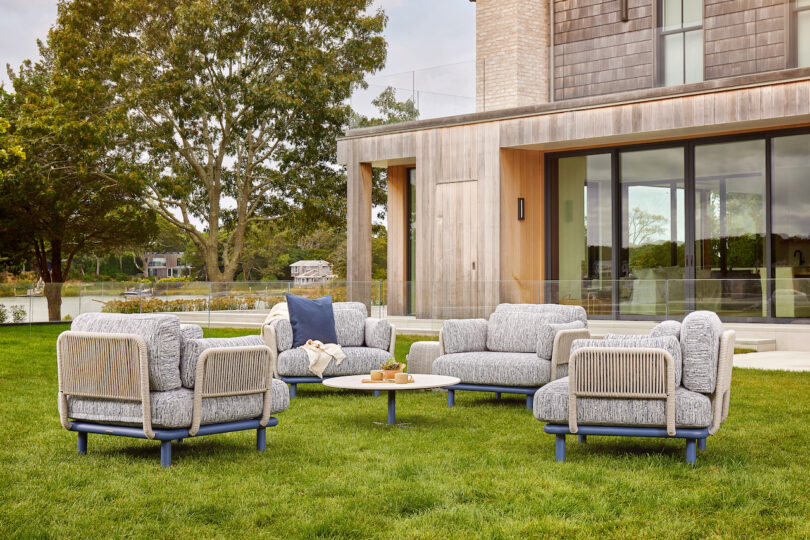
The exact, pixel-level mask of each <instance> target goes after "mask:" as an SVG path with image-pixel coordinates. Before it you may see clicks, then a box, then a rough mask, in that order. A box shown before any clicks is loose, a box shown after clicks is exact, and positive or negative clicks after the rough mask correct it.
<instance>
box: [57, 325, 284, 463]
mask: <svg viewBox="0 0 810 540" xmlns="http://www.w3.org/2000/svg"><path fill="white" fill-rule="evenodd" d="M178 340H179V336H178ZM199 341H200V342H205V341H206V340H203V339H200V340H199ZM56 348H57V369H58V380H59V393H58V399H59V416H60V420H61V423H62V426H63V427H64V428H65V429H67V430H70V431H76V432H78V437H79V440H78V450H79V452H80V453H82V454H84V453H86V452H87V435H88V433H98V434H108V435H118V436H125V437H135V438H145V439H150V440H159V441H161V447H160V450H161V451H160V454H161V465H163V466H169V465H170V464H171V445H172V441H178V442H179V441H181V440H182V439H184V438H186V437H195V436H201V435H211V434H216V433H225V432H229V431H240V430H252V429H255V430H256V432H257V434H256V441H257V449H258V450H264V449H265V446H266V428H267V427H268V426H274V425H276V424H277V423H278V421H277V419H276V418H274V417H272V416H271V414H272V413H273V412H279V411H281V410H284V409H286V407H287V405H288V403H289V398H288V397H287V393H286V386H285V385H284V384H283V383H281V382H280V381H275V383H276V384H275V385H274V380H273V370H272V365H271V361H270V350H269V349H268V348H267V347H266V346H264V345H255V346H231V347H211V348H207V349H205V350H203V351H202V352H201V353H200V354H199V356H198V357H197V358H196V373H195V384H194V388H185V387H179V388H176V389H171V390H167V391H155V390H154V389H151V390H150V367H153V366H150V364H149V362H150V357H149V354H150V352H149V348H148V345H147V342H146V340H145V339H144V337H143V336H142V335H137V334H125V333H103V332H82V331H68V332H63V333H62V334H61V335H60V336H59V338H58V339H57V347H56ZM179 362H180V359H179V353H178V359H177V364H179ZM153 371H154V369H153ZM274 393H276V394H277V395H276V396H275V403H274ZM282 394H283V395H282Z"/></svg>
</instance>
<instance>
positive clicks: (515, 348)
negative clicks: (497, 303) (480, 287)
mask: <svg viewBox="0 0 810 540" xmlns="http://www.w3.org/2000/svg"><path fill="white" fill-rule="evenodd" d="M555 322H557V321H556V320H554V318H553V317H551V316H549V315H548V314H546V313H533V312H529V311H495V313H493V314H492V315H490V317H489V324H488V325H487V349H488V350H490V351H497V352H517V353H530V352H531V353H536V352H537V344H538V342H539V339H540V327H541V326H542V325H543V324H548V323H555Z"/></svg>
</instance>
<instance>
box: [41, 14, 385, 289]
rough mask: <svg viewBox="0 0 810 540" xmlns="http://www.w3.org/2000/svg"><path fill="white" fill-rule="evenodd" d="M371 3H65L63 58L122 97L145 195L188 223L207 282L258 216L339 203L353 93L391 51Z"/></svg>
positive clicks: (172, 218) (217, 276)
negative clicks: (336, 161) (338, 162)
mask: <svg viewBox="0 0 810 540" xmlns="http://www.w3.org/2000/svg"><path fill="white" fill-rule="evenodd" d="M371 4H372V0H210V1H205V2H202V1H199V0H161V1H156V2H132V1H131V0H74V1H73V2H71V3H69V4H62V5H61V6H60V14H59V22H58V25H57V29H56V32H55V35H56V36H57V38H58V40H59V42H60V43H61V44H63V45H64V47H63V49H62V53H63V54H64V55H65V57H64V62H65V63H66V64H67V63H69V64H70V65H72V66H73V67H74V73H75V74H80V73H84V74H85V75H86V76H90V77H93V78H97V79H98V80H99V81H101V82H102V84H104V85H105V87H108V88H110V89H111V91H112V92H114V93H115V94H116V96H118V97H119V98H120V102H121V104H122V105H123V106H124V107H126V111H127V114H128V116H129V118H131V119H132V126H131V130H130V131H129V134H128V135H129V143H130V145H131V146H130V148H131V151H132V156H133V158H135V159H139V160H140V162H141V164H142V165H143V166H144V167H145V168H148V170H149V174H148V183H147V190H146V196H145V201H146V202H147V203H148V204H149V205H150V207H151V208H153V209H154V210H155V211H156V212H157V213H158V214H160V215H161V216H162V217H163V218H164V219H166V220H167V221H169V222H171V223H173V224H174V225H175V226H177V227H179V228H180V229H182V230H183V231H185V232H186V233H187V234H188V236H189V238H190V239H191V241H192V242H193V243H194V244H195V246H196V248H197V249H198V251H199V253H200V254H201V256H202V257H203V260H204V264H205V267H206V271H207V275H208V278H209V279H210V280H212V281H230V280H232V279H233V278H234V276H235V274H236V272H237V269H238V267H239V263H240V259H241V256H242V252H243V249H244V243H245V234H246V231H247V230H248V227H249V226H250V224H251V223H255V222H257V221H261V220H267V219H275V218H278V217H279V216H283V215H285V214H286V213H287V212H288V211H289V210H290V209H291V208H292V209H293V210H295V211H296V212H298V213H301V214H303V215H305V216H315V215H318V214H319V213H320V212H321V211H323V209H324V208H327V209H328V208H329V207H330V205H334V204H335V203H334V194H335V193H337V192H339V191H338V188H339V186H340V181H341V179H340V173H339V171H338V169H337V168H336V167H334V166H332V164H331V163H332V161H333V156H334V153H335V140H336V138H337V136H338V135H339V134H340V133H341V126H344V125H345V124H346V122H347V120H348V114H349V108H348V106H347V105H346V99H347V98H348V97H349V94H350V91H351V87H352V85H355V84H362V81H363V77H364V74H365V73H367V72H371V71H375V70H377V69H379V68H380V67H381V66H382V65H383V63H384V60H385V41H384V40H383V38H382V37H381V35H380V34H381V32H382V29H383V26H384V23H385V17H384V15H383V14H382V12H379V11H378V12H377V13H374V14H367V10H368V9H369V7H370V6H371ZM144 158H145V159H144ZM341 198H342V194H341ZM195 218H196V220H199V221H202V222H203V223H205V227H198V226H197V225H196V224H195ZM302 219H303V220H304V221H306V218H302Z"/></svg>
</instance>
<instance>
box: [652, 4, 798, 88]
mask: <svg viewBox="0 0 810 540" xmlns="http://www.w3.org/2000/svg"><path fill="white" fill-rule="evenodd" d="M800 1H802V2H810V0H800ZM658 18H659V26H660V32H661V38H660V42H659V43H660V53H659V64H660V67H659V79H660V81H661V84H662V85H663V86H673V85H678V84H688V83H693V82H700V81H702V80H703V0H659V2H658Z"/></svg>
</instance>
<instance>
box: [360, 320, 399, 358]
mask: <svg viewBox="0 0 810 540" xmlns="http://www.w3.org/2000/svg"><path fill="white" fill-rule="evenodd" d="M394 335H395V331H394V326H393V325H392V324H391V323H390V322H388V321H387V320H386V319H378V318H376V317H366V322H365V325H364V328H363V342H364V343H365V344H366V347H374V348H375V349H382V350H384V351H389V352H390V353H391V354H392V355H393V354H394V353H393V345H394V341H395V337H394Z"/></svg>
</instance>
